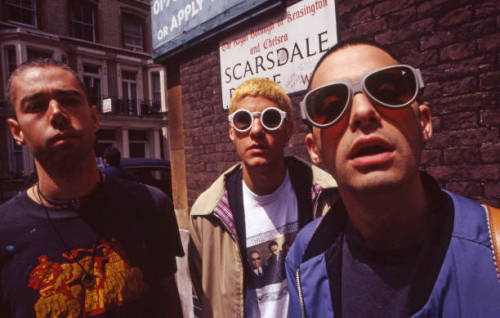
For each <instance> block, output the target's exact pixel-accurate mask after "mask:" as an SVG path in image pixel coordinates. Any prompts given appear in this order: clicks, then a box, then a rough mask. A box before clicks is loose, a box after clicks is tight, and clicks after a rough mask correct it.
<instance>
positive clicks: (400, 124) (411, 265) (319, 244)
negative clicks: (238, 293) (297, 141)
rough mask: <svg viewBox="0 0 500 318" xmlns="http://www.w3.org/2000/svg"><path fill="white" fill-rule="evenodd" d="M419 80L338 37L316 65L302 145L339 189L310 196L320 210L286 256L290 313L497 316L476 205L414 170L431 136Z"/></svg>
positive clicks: (484, 230)
mask: <svg viewBox="0 0 500 318" xmlns="http://www.w3.org/2000/svg"><path fill="white" fill-rule="evenodd" d="M423 87H424V83H423V80H422V76H421V73H420V71H419V70H418V69H415V68H413V67H412V66H409V65H402V64H400V63H399V62H398V61H397V60H396V59H395V58H394V57H393V56H392V55H391V54H390V53H388V52H387V51H386V50H384V49H382V48H380V47H379V46H378V45H375V44H369V43H344V44H338V45H336V46H335V47H333V48H332V49H331V50H330V51H328V52H327V53H326V54H325V55H324V56H323V57H322V59H321V60H320V61H319V62H318V65H317V66H316V69H315V70H314V72H313V76H312V79H311V82H310V87H309V92H308V93H307V94H306V96H305V97H304V100H303V101H302V103H301V111H302V117H303V118H304V119H305V121H306V122H307V123H308V124H309V125H310V126H311V132H310V133H309V134H308V135H307V136H306V145H307V149H308V151H309V154H310V156H311V160H312V161H313V163H315V164H323V165H324V166H326V167H327V168H328V170H329V172H330V173H332V175H333V176H334V178H335V179H336V180H337V182H338V190H337V189H332V190H327V191H324V192H323V193H322V194H321V195H320V198H319V199H318V204H317V206H316V209H319V210H321V211H327V210H330V211H329V212H328V213H327V214H326V215H325V216H324V217H322V218H320V219H318V220H315V221H313V222H312V223H310V224H309V225H307V226H306V227H305V228H304V229H303V230H302V231H301V232H300V233H299V234H298V236H297V238H296V240H295V242H294V244H293V246H292V248H291V250H290V252H289V254H288V256H287V260H286V270H287V277H288V288H289V292H290V306H289V310H288V313H289V317H409V316H412V317H500V301H499V300H500V282H499V280H498V278H497V272H496V266H495V262H494V260H493V259H492V255H493V254H492V253H493V251H492V248H491V235H490V232H489V229H488V221H487V214H486V213H485V209H483V208H482V207H481V206H480V205H478V204H476V203H474V202H472V201H470V200H468V199H466V198H463V197H461V196H458V195H456V194H452V193H449V192H446V191H444V190H441V189H440V188H439V186H438V185H437V183H436V182H435V181H434V179H433V178H432V177H430V176H429V175H427V174H425V173H422V172H420V171H419V165H420V156H421V152H422V149H423V147H424V144H425V143H426V142H427V141H428V140H429V139H430V138H431V136H432V122H431V115H430V110H429V107H428V106H427V105H426V104H422V103H420V102H419V99H418V97H419V93H420V92H421V90H422V88H423ZM339 197H340V199H338V198H339ZM316 213H318V211H316Z"/></svg>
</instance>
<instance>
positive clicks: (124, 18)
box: [121, 12, 146, 52]
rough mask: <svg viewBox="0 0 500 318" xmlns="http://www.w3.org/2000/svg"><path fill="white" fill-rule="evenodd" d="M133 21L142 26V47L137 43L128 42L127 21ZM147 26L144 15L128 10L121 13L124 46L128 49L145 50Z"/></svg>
mask: <svg viewBox="0 0 500 318" xmlns="http://www.w3.org/2000/svg"><path fill="white" fill-rule="evenodd" d="M131 21H132V22H135V23H136V25H138V26H139V27H140V42H141V45H140V47H139V46H138V45H135V44H130V43H127V34H126V32H125V23H126V22H131ZM145 26H146V23H145V19H144V18H143V17H141V16H139V15H136V14H131V13H128V12H122V15H121V28H122V46H123V47H124V48H126V49H128V50H132V51H139V52H144V47H145V42H144V40H145V38H144V35H145V32H144V31H145ZM132 36H135V35H132Z"/></svg>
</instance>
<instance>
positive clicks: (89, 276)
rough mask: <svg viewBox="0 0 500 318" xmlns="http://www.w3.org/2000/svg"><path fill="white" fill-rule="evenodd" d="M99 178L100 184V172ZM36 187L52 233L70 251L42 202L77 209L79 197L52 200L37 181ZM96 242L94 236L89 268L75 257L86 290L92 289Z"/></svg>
mask: <svg viewBox="0 0 500 318" xmlns="http://www.w3.org/2000/svg"><path fill="white" fill-rule="evenodd" d="M99 180H100V181H99V184H102V183H103V176H102V173H101V172H99ZM36 189H37V195H38V200H39V201H40V205H41V206H42V207H43V209H44V211H45V216H46V217H47V220H48V221H49V223H50V225H51V227H52V229H53V230H54V233H56V235H57V237H58V238H59V241H60V242H61V243H62V245H63V246H64V249H65V250H66V252H67V253H69V252H70V251H71V249H70V248H69V246H68V244H66V241H65V240H64V238H63V236H62V235H61V233H60V232H59V230H58V229H57V227H56V225H55V224H54V221H53V219H52V218H51V217H50V214H49V210H48V208H47V207H46V206H45V204H43V200H45V201H46V202H48V203H49V204H51V205H53V206H55V207H58V208H68V207H69V208H72V209H75V210H78V208H79V207H80V199H73V200H65V201H60V200H52V199H49V198H47V197H46V196H45V195H44V194H43V193H42V191H40V185H39V183H37V184H36ZM76 202H77V204H75V203H76ZM98 242H99V238H96V240H95V242H94V245H93V247H92V261H91V263H90V269H89V270H86V269H85V267H84V266H83V265H82V264H81V263H80V262H79V261H78V260H77V259H75V262H76V263H77V264H78V266H80V268H81V269H82V271H83V275H82V277H81V278H80V284H81V285H82V286H83V287H84V288H85V289H87V290H91V289H93V288H94V285H95V276H94V274H93V273H92V271H93V269H94V258H95V253H96V248H97V243H98Z"/></svg>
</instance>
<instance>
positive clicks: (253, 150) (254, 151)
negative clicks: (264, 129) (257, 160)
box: [248, 148, 266, 155]
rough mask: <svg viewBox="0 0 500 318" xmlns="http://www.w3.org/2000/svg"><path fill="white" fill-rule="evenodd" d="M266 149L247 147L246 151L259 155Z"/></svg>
mask: <svg viewBox="0 0 500 318" xmlns="http://www.w3.org/2000/svg"><path fill="white" fill-rule="evenodd" d="M265 151H266V149H265V148H250V149H248V152H249V153H250V154H253V155H259V154H262V153H264V152H265Z"/></svg>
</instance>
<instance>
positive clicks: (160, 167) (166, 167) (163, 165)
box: [120, 158, 172, 198]
mask: <svg viewBox="0 0 500 318" xmlns="http://www.w3.org/2000/svg"><path fill="white" fill-rule="evenodd" d="M120 166H121V167H122V168H123V169H125V170H127V171H128V172H130V173H131V174H133V175H134V176H136V177H137V178H138V179H139V181H140V182H142V183H145V184H149V185H152V186H155V187H157V188H159V189H160V190H162V191H163V192H165V193H166V194H167V195H168V196H169V197H170V198H171V197H172V180H171V179H172V174H171V171H170V161H168V160H162V159H151V158H122V159H121V161H120Z"/></svg>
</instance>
